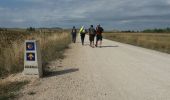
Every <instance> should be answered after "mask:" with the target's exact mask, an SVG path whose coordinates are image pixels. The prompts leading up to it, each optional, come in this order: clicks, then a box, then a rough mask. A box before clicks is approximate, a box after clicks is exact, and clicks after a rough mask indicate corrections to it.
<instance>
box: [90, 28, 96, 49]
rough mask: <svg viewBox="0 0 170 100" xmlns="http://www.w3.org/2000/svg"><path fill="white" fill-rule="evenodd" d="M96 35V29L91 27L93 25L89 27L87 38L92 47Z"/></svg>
mask: <svg viewBox="0 0 170 100" xmlns="http://www.w3.org/2000/svg"><path fill="white" fill-rule="evenodd" d="M95 35H96V30H95V29H94V28H93V25H91V26H90V28H89V40H90V46H91V47H93V48H94V38H95Z"/></svg>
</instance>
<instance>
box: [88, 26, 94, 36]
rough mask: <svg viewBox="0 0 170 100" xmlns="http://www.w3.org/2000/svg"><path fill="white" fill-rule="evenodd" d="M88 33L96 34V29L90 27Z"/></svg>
mask: <svg viewBox="0 0 170 100" xmlns="http://www.w3.org/2000/svg"><path fill="white" fill-rule="evenodd" d="M89 34H91V35H95V34H96V30H95V29H94V28H92V27H91V28H90V29H89Z"/></svg>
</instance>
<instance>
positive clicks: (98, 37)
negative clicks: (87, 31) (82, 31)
mask: <svg viewBox="0 0 170 100" xmlns="http://www.w3.org/2000/svg"><path fill="white" fill-rule="evenodd" d="M103 31H104V30H103V28H102V27H101V26H100V24H99V25H97V27H96V34H97V35H96V45H95V46H96V47H97V46H98V41H100V47H101V45H102V38H103V37H102V33H103Z"/></svg>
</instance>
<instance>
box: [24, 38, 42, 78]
mask: <svg viewBox="0 0 170 100" xmlns="http://www.w3.org/2000/svg"><path fill="white" fill-rule="evenodd" d="M24 74H25V75H36V76H38V77H42V75H43V73H42V62H41V52H40V48H39V42H38V41H36V40H26V41H25V54H24Z"/></svg>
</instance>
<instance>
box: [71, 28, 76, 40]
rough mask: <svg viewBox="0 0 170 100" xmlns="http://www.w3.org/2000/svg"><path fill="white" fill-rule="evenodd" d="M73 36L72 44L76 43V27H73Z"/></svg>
mask: <svg viewBox="0 0 170 100" xmlns="http://www.w3.org/2000/svg"><path fill="white" fill-rule="evenodd" d="M71 35H72V42H73V43H76V36H77V29H76V28H75V26H73V29H72V31H71Z"/></svg>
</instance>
